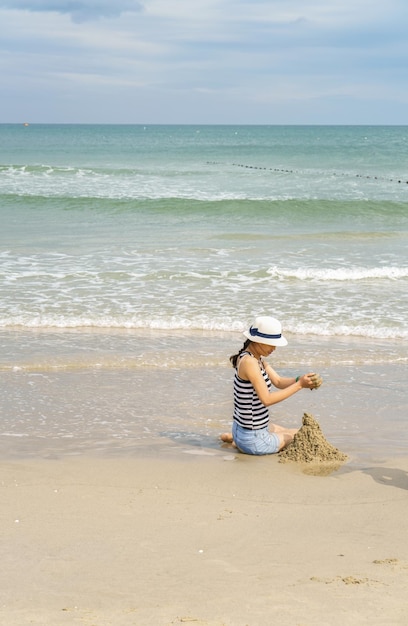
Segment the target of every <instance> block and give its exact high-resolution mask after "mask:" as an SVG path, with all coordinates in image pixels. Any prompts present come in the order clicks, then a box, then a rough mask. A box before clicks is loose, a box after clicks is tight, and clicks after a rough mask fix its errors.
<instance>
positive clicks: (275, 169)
mask: <svg viewBox="0 0 408 626" xmlns="http://www.w3.org/2000/svg"><path fill="white" fill-rule="evenodd" d="M207 165H225V163H221V162H220V161H207ZM230 165H232V166H233V167H242V168H244V169H249V170H264V171H269V172H278V173H280V174H300V171H299V170H288V169H283V168H279V167H261V166H259V165H248V164H245V163H231V164H230ZM331 176H347V177H349V178H351V177H353V178H365V179H367V180H369V179H370V180H383V181H384V180H386V181H389V182H391V183H405V184H406V185H408V180H402V179H400V178H384V177H382V176H369V175H368V174H347V173H345V172H331Z"/></svg>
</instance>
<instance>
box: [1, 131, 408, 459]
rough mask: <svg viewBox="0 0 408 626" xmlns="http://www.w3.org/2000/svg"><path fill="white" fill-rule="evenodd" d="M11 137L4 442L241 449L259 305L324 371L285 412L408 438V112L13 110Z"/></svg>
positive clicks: (385, 441) (101, 448)
mask: <svg viewBox="0 0 408 626" xmlns="http://www.w3.org/2000/svg"><path fill="white" fill-rule="evenodd" d="M0 155H1V156H0V216H1V229H0V345H1V358H0V388H1V401H0V402H1V404H0V407H1V412H0V455H1V456H2V457H3V458H15V457H16V458H17V457H18V458H21V457H30V458H32V457H34V458H48V457H51V458H54V457H57V458H59V457H61V456H66V455H83V454H91V455H92V454H97V455H127V456H128V455H136V454H137V455H140V454H170V455H174V456H177V455H183V454H184V455H186V454H192V455H194V454H196V455H198V454H200V455H208V456H211V455H214V456H217V457H218V456H219V455H225V458H226V459H227V458H228V459H229V458H235V456H234V455H233V453H232V452H231V450H229V449H228V448H225V447H223V446H221V445H220V443H219V441H218V434H219V432H221V431H225V430H228V429H229V428H230V424H231V415H232V376H233V370H232V368H231V366H230V363H229V356H230V355H231V354H233V353H234V352H237V351H238V350H239V349H240V348H241V346H242V342H243V339H244V338H243V336H242V331H243V330H245V329H246V328H248V327H249V325H250V324H251V323H252V322H253V320H254V318H255V317H256V316H258V315H272V316H274V317H277V318H278V319H279V320H280V321H281V323H282V326H283V332H284V334H285V336H286V337H287V339H288V342H289V344H288V347H286V348H280V349H278V350H277V351H276V352H275V353H274V354H273V356H272V357H271V363H272V365H273V367H275V369H277V371H279V372H280V373H282V374H283V375H290V376H292V375H298V374H302V373H305V372H308V371H318V372H319V373H320V374H321V375H322V376H323V378H324V385H323V386H322V387H321V388H320V389H319V390H317V391H314V392H312V393H310V392H309V391H306V390H305V391H302V392H299V393H298V394H296V396H294V397H293V398H290V399H288V400H286V401H285V402H283V403H280V404H278V405H274V406H273V407H272V410H271V419H272V421H276V422H277V423H283V424H287V425H288V426H291V427H294V426H296V425H300V423H301V418H302V414H303V412H304V411H308V412H312V413H313V414H314V415H315V417H316V418H317V419H318V420H319V421H320V424H321V426H322V428H323V430H324V433H325V435H326V436H327V438H328V439H329V440H330V441H331V442H332V443H333V444H334V445H336V446H338V447H340V448H341V449H342V450H343V451H345V452H346V453H348V454H349V456H350V458H351V459H354V461H355V462H356V463H366V462H379V461H382V460H384V459H386V458H391V457H393V456H395V455H406V454H407V452H408V428H407V419H408V411H407V407H408V401H407V391H406V390H407V385H406V378H407V356H408V355H407V338H408V325H407V317H408V316H407V313H408V256H407V243H408V127H407V126H273V125H271V126H256V125H255V126H254V125H252V126H233V125H225V126H218V125H214V126H200V125H197V126H193V125H180V126H175V125H171V126H167V125H120V124H118V125H70V124H64V125H45V124H28V123H26V124H10V125H9V124H1V125H0ZM222 458H224V457H222Z"/></svg>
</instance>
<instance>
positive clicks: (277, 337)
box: [244, 316, 288, 346]
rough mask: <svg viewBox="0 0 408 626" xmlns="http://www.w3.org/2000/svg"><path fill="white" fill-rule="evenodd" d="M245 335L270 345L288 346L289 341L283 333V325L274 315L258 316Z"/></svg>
mask: <svg viewBox="0 0 408 626" xmlns="http://www.w3.org/2000/svg"><path fill="white" fill-rule="evenodd" d="M244 336H245V337H246V338H247V339H249V340H250V341H254V342H255V343H265V344H266V345H268V346H287V345H288V342H287V340H286V339H285V337H284V336H283V335H282V325H281V323H280V322H279V321H278V320H277V319H275V318H274V317H267V316H263V317H257V318H256V320H255V322H254V324H253V325H252V326H251V328H250V329H249V330H246V331H245V332H244Z"/></svg>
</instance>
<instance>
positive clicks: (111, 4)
mask: <svg viewBox="0 0 408 626" xmlns="http://www.w3.org/2000/svg"><path fill="white" fill-rule="evenodd" d="M0 7H3V8H7V9H12V10H14V11H18V10H25V11H30V12H39V13H46V12H55V13H61V14H68V15H70V17H71V19H72V21H73V22H76V23H80V22H87V21H92V20H97V19H99V18H102V17H104V18H115V17H119V16H120V15H121V14H122V13H125V12H131V13H136V12H140V11H141V10H142V9H143V6H142V4H141V3H140V2H137V0H8V1H7V0H1V1H0Z"/></svg>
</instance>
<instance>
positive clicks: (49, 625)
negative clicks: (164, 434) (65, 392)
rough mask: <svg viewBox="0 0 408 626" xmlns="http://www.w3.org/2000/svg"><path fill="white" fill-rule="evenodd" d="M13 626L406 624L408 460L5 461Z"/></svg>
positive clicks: (4, 524)
mask: <svg viewBox="0 0 408 626" xmlns="http://www.w3.org/2000/svg"><path fill="white" fill-rule="evenodd" d="M0 475H1V479H0V489H1V500H2V507H1V509H0V520H1V525H0V541H1V554H2V568H1V573H0V621H1V623H2V624H7V626H25V625H26V624H27V625H28V624H30V625H31V624H38V625H41V626H62V625H65V624H83V625H88V626H108V625H109V626H112V625H115V626H129V625H135V626H172V625H174V624H182V623H183V624H189V623H191V624H194V625H195V624H197V625H201V626H203V625H206V626H266V625H269V624H274V623H279V624H282V625H283V626H294V625H298V626H317V625H322V626H323V625H326V624H330V626H355V625H356V624H359V626H364V625H366V624H367V625H368V624H370V625H372V624H376V625H381V626H390V624H392V625H393V626H397V625H398V626H399V625H400V626H405V624H406V623H407V622H408V600H407V599H406V589H407V585H408V541H407V539H408V537H407V526H406V510H407V507H406V503H407V491H408V460H407V459H406V458H405V459H404V458H401V457H400V458H398V459H397V460H395V461H393V462H389V463H387V464H384V465H381V466H379V465H375V466H373V465H367V466H365V467H360V468H358V469H356V468H353V467H351V466H350V465H348V464H347V463H346V464H345V465H344V466H343V467H342V468H341V469H340V470H339V471H338V472H335V473H332V474H330V475H329V476H324V477H322V476H311V475H308V474H305V473H304V472H303V471H301V469H300V468H299V467H298V466H297V464H293V463H285V464H282V463H279V460H278V458H277V457H276V456H273V457H263V458H252V457H247V456H244V455H240V454H236V453H234V452H233V451H231V450H229V449H228V448H225V449H223V450H222V451H221V452H220V454H218V455H216V456H215V457H214V456H206V455H205V454H201V455H199V454H196V455H194V454H191V455H190V454H181V455H179V456H178V457H177V458H173V459H169V458H163V457H162V456H161V455H160V454H155V453H154V452H153V453H152V454H150V455H149V456H148V455H146V456H144V457H142V456H140V457H139V458H135V459H129V458H128V459H124V458H122V459H113V458H112V459H101V458H99V459H97V458H93V459H90V458H88V459H87V458H84V457H82V458H65V459H62V460H42V461H16V462H2V463H1V464H0Z"/></svg>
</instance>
